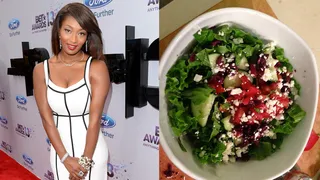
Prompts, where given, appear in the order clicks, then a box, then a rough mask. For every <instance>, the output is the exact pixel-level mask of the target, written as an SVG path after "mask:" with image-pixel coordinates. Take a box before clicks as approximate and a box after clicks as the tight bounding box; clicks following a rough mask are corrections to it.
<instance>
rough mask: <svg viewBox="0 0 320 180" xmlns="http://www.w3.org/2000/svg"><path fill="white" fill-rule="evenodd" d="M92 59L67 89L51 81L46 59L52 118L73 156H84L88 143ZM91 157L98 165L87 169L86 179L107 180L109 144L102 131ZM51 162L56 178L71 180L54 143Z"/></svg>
mask: <svg viewBox="0 0 320 180" xmlns="http://www.w3.org/2000/svg"><path fill="white" fill-rule="evenodd" d="M91 59H92V57H89V58H88V60H87V62H86V65H85V70H84V77H83V78H82V79H81V80H80V81H79V82H77V83H76V84H74V85H72V86H70V87H68V88H62V87H59V86H57V85H55V84H54V83H53V82H52V81H51V80H50V67H49V65H48V61H47V60H45V61H44V72H45V79H46V82H47V87H48V88H47V99H48V103H49V106H50V107H51V109H52V111H53V119H54V122H55V125H56V127H57V129H58V131H59V134H60V137H61V140H62V142H63V145H64V146H65V148H66V150H67V152H68V153H69V154H70V156H73V157H80V156H81V155H82V153H83V151H84V148H85V143H86V134H87V127H88V125H89V109H90V102H91V101H90V100H91V86H90V82H89V70H90V64H91ZM92 159H93V161H94V162H95V165H94V166H93V168H92V169H91V170H90V171H89V172H88V175H87V176H86V178H85V180H105V179H107V172H108V169H107V163H108V162H107V161H108V146H107V144H106V142H105V140H104V136H103V134H102V132H101V131H99V138H98V142H97V145H96V149H95V152H94V155H93V158H92ZM50 163H51V168H52V172H53V174H54V178H55V180H68V179H69V172H68V170H67V169H66V168H65V166H64V165H63V164H62V163H61V162H60V159H59V156H58V155H57V153H56V151H55V149H54V148H53V146H51V151H50Z"/></svg>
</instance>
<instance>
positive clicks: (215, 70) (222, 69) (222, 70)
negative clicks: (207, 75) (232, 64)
mask: <svg viewBox="0 0 320 180" xmlns="http://www.w3.org/2000/svg"><path fill="white" fill-rule="evenodd" d="M220 71H221V72H224V71H225V69H224V68H221V67H219V66H216V67H215V68H214V69H213V73H214V74H215V73H218V72H220Z"/></svg>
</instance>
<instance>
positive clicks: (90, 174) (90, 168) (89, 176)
mask: <svg viewBox="0 0 320 180" xmlns="http://www.w3.org/2000/svg"><path fill="white" fill-rule="evenodd" d="M91 171H92V168H90V172H89V180H90V179H91Z"/></svg>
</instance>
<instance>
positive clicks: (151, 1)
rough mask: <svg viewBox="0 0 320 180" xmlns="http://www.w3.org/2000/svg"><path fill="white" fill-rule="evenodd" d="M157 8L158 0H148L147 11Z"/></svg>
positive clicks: (156, 9)
mask: <svg viewBox="0 0 320 180" xmlns="http://www.w3.org/2000/svg"><path fill="white" fill-rule="evenodd" d="M158 10H159V0H148V10H147V11H148V12H153V11H158Z"/></svg>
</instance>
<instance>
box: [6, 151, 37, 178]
mask: <svg viewBox="0 0 320 180" xmlns="http://www.w3.org/2000/svg"><path fill="white" fill-rule="evenodd" d="M0 180H39V178H37V177H36V176H35V175H33V174H32V173H31V172H29V171H28V170H27V169H25V168H24V167H23V166H21V165H20V164H19V163H17V162H16V161H15V160H14V159H12V158H11V157H9V156H8V155H7V154H5V153H4V152H2V151H1V150H0Z"/></svg>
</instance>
